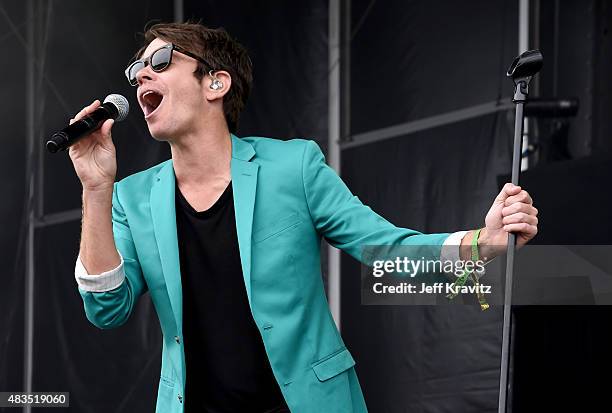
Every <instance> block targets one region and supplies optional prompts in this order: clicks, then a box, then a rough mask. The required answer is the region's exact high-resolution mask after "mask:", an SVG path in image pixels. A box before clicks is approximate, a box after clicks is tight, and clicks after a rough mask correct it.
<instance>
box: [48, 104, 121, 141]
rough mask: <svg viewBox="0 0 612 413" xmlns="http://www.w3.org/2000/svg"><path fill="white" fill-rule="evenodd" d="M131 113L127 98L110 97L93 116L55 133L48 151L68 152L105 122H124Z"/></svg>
mask: <svg viewBox="0 0 612 413" xmlns="http://www.w3.org/2000/svg"><path fill="white" fill-rule="evenodd" d="M129 111H130V104H129V103H128V101H127V99H126V98H125V97H123V96H121V95H117V94H112V95H108V96H107V97H106V98H105V99H104V103H103V104H102V105H101V106H100V107H98V108H97V109H96V110H95V111H94V112H93V113H92V114H90V115H88V116H86V117H84V118H83V119H79V120H77V121H76V122H74V123H73V124H72V125H68V126H66V127H65V128H64V129H62V130H61V131H59V132H56V133H54V134H53V135H52V136H51V139H49V140H48V141H47V143H46V147H47V150H48V151H49V152H51V153H55V152H57V151H59V150H66V149H67V148H68V147H69V146H72V145H73V144H75V143H76V142H77V141H78V140H79V139H81V138H83V137H84V136H87V135H89V134H90V133H92V132H94V131H95V130H97V129H98V128H100V126H102V122H104V121H105V120H107V119H115V121H117V122H120V121H122V120H124V119H125V118H126V117H127V115H128V112H129Z"/></svg>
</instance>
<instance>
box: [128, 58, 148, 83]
mask: <svg viewBox="0 0 612 413" xmlns="http://www.w3.org/2000/svg"><path fill="white" fill-rule="evenodd" d="M144 66H145V65H144V63H143V62H141V61H137V62H134V63H133V64H132V66H130V68H129V69H128V81H129V82H130V84H132V85H136V84H137V83H138V80H136V74H137V73H138V72H139V71H140V69H142V68H143V67H144Z"/></svg>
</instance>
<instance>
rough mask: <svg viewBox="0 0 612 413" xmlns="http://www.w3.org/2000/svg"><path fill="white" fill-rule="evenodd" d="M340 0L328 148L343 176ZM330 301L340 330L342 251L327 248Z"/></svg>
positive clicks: (334, 24)
mask: <svg viewBox="0 0 612 413" xmlns="http://www.w3.org/2000/svg"><path fill="white" fill-rule="evenodd" d="M340 7H341V4H340V0H330V1H329V38H328V47H329V80H328V83H329V97H328V99H329V101H328V110H329V114H328V144H327V163H328V164H329V166H330V167H332V168H333V169H335V170H336V172H337V173H338V174H340V145H339V144H340V131H341V116H340V104H341V101H340V94H341V87H340V66H341V61H340V60H341V58H340V53H341V49H340V45H341V42H340V39H341V36H340V30H341V23H342V18H341V12H340ZM327 274H328V299H329V307H330V311H331V313H332V316H333V318H334V321H335V322H336V325H337V326H338V329H340V251H339V250H338V249H336V248H334V247H332V246H330V247H329V248H328V270H327Z"/></svg>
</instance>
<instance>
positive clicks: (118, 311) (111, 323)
mask: <svg viewBox="0 0 612 413" xmlns="http://www.w3.org/2000/svg"><path fill="white" fill-rule="evenodd" d="M112 205H113V206H112V220H113V236H114V239H115V245H116V247H117V251H118V252H119V255H120V256H121V258H122V263H121V265H120V266H119V267H117V268H116V269H114V270H111V271H110V272H109V273H112V274H113V276H114V277H116V278H117V279H118V280H119V282H118V284H119V285H118V286H117V287H116V288H113V289H110V290H108V291H96V289H95V288H87V286H86V285H84V284H83V283H82V282H79V293H80V294H81V297H82V299H83V304H84V307H85V314H86V315H87V319H88V320H89V321H91V323H92V324H94V325H95V326H97V327H99V328H103V329H107V328H114V327H119V326H121V325H122V324H124V323H125V322H126V321H127V320H128V318H129V317H130V315H131V314H132V312H133V311H134V307H135V306H136V303H137V302H138V298H139V297H140V296H141V295H142V294H143V293H145V292H146V290H147V285H146V283H145V281H144V278H143V275H142V269H141V267H140V262H139V261H138V255H137V253H136V247H135V246H134V240H133V239H132V232H131V230H130V225H129V222H128V219H127V217H126V214H125V211H124V210H123V206H122V205H121V201H120V196H119V184H118V183H115V185H114V188H113V201H112ZM77 267H78V262H77ZM105 274H107V273H105ZM98 276H104V275H98ZM94 277H96V276H95V275H93V276H92V275H89V276H88V277H87V278H94ZM77 281H78V280H77Z"/></svg>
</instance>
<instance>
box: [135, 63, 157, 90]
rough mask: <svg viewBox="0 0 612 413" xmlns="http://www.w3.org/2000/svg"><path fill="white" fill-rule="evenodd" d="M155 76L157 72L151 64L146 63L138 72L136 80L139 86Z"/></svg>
mask: <svg viewBox="0 0 612 413" xmlns="http://www.w3.org/2000/svg"><path fill="white" fill-rule="evenodd" d="M154 77H155V72H154V71H153V70H151V66H150V65H146V66H145V67H143V68H142V69H140V70H139V71H138V73H136V81H137V82H138V86H140V85H142V82H143V81H144V80H153V78H154Z"/></svg>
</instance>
